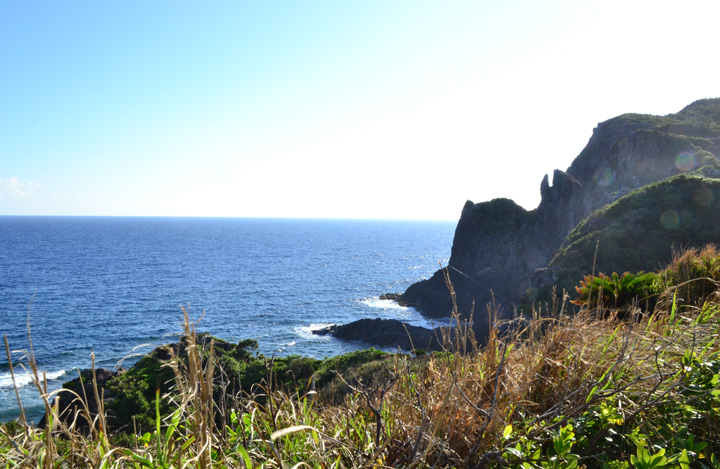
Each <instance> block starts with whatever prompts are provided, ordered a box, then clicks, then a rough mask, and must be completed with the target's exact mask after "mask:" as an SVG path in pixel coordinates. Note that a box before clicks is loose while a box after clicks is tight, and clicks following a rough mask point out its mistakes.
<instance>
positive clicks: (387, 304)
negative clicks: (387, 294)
mask: <svg viewBox="0 0 720 469" xmlns="http://www.w3.org/2000/svg"><path fill="white" fill-rule="evenodd" d="M360 303H362V304H364V305H366V306H369V307H371V308H381V309H397V310H401V311H408V312H409V311H414V309H413V308H410V307H408V306H400V305H399V304H397V303H396V302H394V301H393V300H381V299H380V298H379V297H377V296H375V297H373V298H365V299H364V300H360Z"/></svg>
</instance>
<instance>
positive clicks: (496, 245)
mask: <svg viewBox="0 0 720 469" xmlns="http://www.w3.org/2000/svg"><path fill="white" fill-rule="evenodd" d="M716 155H720V99H709V100H701V101H697V102H695V103H693V104H691V105H690V106H688V107H686V108H685V109H683V110H682V111H680V112H679V113H677V114H672V115H669V116H665V117H658V116H649V115H639V114H625V115H622V116H619V117H616V118H613V119H610V120H608V121H606V122H603V123H600V124H599V125H598V127H597V128H595V129H594V131H593V135H592V137H591V138H590V140H589V142H588V144H587V146H586V147H585V149H583V151H582V152H581V153H580V155H578V157H577V158H576V159H575V161H573V163H572V165H571V166H570V167H569V168H568V169H567V171H560V170H556V171H555V172H554V174H553V183H552V185H550V183H549V180H548V176H545V178H544V179H543V180H542V182H541V184H540V192H541V196H542V199H541V202H540V204H539V206H538V207H537V208H536V209H535V210H530V211H527V210H525V209H523V208H522V207H520V206H518V205H517V204H515V203H514V202H513V201H511V200H507V199H495V200H492V201H489V202H482V203H478V204H474V203H472V202H470V201H468V202H467V203H466V204H465V207H464V208H463V211H462V215H461V218H460V221H459V222H458V225H457V228H456V230H455V238H454V240H453V247H452V253H451V257H450V261H449V264H448V268H447V273H448V275H449V278H450V280H451V282H452V284H453V285H454V289H455V292H456V299H457V306H458V312H459V313H460V315H461V316H465V317H467V316H468V315H469V314H470V311H472V310H473V307H474V311H475V313H474V317H475V318H476V323H477V324H480V326H479V327H480V328H481V329H483V328H484V326H482V324H486V323H487V321H484V320H482V319H480V320H479V321H478V320H477V319H478V318H482V317H486V312H487V305H488V304H489V303H493V302H494V303H495V305H496V307H497V309H499V310H500V315H501V316H505V317H507V316H511V315H512V314H513V312H514V311H516V310H517V304H518V303H519V301H520V298H521V297H522V295H523V294H524V293H525V292H526V291H527V290H528V288H529V287H530V279H531V277H532V276H533V275H534V274H535V272H536V270H537V269H539V268H544V267H546V266H547V265H548V263H549V262H550V261H551V260H552V258H553V256H554V255H555V251H556V250H558V249H559V248H560V246H561V245H562V243H563V241H564V240H565V237H566V236H567V235H568V234H569V233H570V232H571V230H573V228H574V227H575V226H576V225H577V224H578V223H579V222H580V221H582V220H583V219H584V218H586V217H587V216H588V215H590V214H591V213H592V212H593V211H595V210H597V209H600V208H602V207H604V206H605V205H607V204H609V203H612V202H614V201H616V200H618V199H619V198H620V197H622V196H624V195H626V194H628V193H630V192H631V191H633V190H636V189H639V188H641V187H643V186H645V185H647V184H651V183H654V182H657V181H661V180H664V179H667V178H669V177H673V176H676V175H678V174H682V173H689V174H700V175H703V176H706V177H710V178H720V160H718V158H717V157H716ZM398 301H399V302H400V303H401V304H405V305H409V306H413V307H415V308H417V309H418V310H420V311H421V312H422V313H423V314H425V315H427V316H429V317H443V316H448V315H449V314H450V313H451V312H452V308H453V301H452V298H451V296H450V294H449V291H448V288H447V285H446V282H445V277H444V275H443V273H442V271H438V272H436V273H435V275H433V277H431V278H430V279H428V280H424V281H422V282H419V283H416V284H414V285H411V286H410V287H409V288H408V289H407V290H406V291H405V293H403V294H402V295H400V297H399V300H398Z"/></svg>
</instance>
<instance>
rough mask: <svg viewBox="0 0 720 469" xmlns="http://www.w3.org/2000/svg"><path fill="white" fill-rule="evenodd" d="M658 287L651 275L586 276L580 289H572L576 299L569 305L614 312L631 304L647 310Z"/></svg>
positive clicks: (654, 276) (627, 273)
mask: <svg viewBox="0 0 720 469" xmlns="http://www.w3.org/2000/svg"><path fill="white" fill-rule="evenodd" d="M658 285H659V284H658V274H655V273H653V272H647V273H644V272H639V273H637V274H631V273H630V272H625V273H624V274H622V276H620V275H618V274H617V272H613V273H612V275H605V274H603V273H600V274H598V275H586V276H584V278H583V280H582V281H581V282H580V285H579V286H577V287H575V290H577V292H578V293H579V294H580V296H579V297H578V298H577V299H575V300H573V301H572V303H573V304H576V305H579V306H587V307H588V308H597V307H606V308H615V309H618V310H626V309H628V308H629V307H630V306H632V305H633V303H634V302H637V304H638V305H639V306H645V305H648V306H649V305H651V304H652V301H651V300H652V299H653V295H655V294H656V293H657V290H658ZM648 309H650V308H649V307H648Z"/></svg>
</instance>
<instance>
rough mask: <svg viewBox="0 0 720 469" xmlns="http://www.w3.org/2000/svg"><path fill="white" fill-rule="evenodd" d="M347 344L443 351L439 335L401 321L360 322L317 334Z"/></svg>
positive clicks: (326, 329)
mask: <svg viewBox="0 0 720 469" xmlns="http://www.w3.org/2000/svg"><path fill="white" fill-rule="evenodd" d="M313 333H314V334H318V335H327V334H330V335H332V336H333V337H337V338H338V339H344V340H358V341H361V342H366V343H368V344H371V345H376V346H379V347H400V348H402V349H404V350H413V349H425V350H439V349H440V341H441V336H440V333H439V331H437V330H431V329H426V328H424V327H419V326H411V325H409V324H405V323H403V322H400V321H398V320H397V319H380V318H376V319H359V320H357V321H353V322H351V323H349V324H342V325H334V326H329V327H326V328H323V329H319V330H316V331H313Z"/></svg>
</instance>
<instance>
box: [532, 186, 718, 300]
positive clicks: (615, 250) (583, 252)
mask: <svg viewBox="0 0 720 469" xmlns="http://www.w3.org/2000/svg"><path fill="white" fill-rule="evenodd" d="M708 243H720V180H719V179H708V178H703V177H698V176H693V175H680V176H675V177H673V178H669V179H666V180H664V181H661V182H658V183H654V184H648V185H647V186H644V187H642V188H641V189H638V190H636V191H634V192H632V193H630V194H628V195H626V196H624V197H622V198H620V199H619V200H617V201H616V202H614V203H612V204H609V205H607V206H605V207H603V208H602V209H600V210H596V211H595V212H593V213H592V214H591V215H590V216H588V217H587V218H585V220H583V221H582V222H581V223H580V224H578V226H577V227H576V228H575V229H574V230H573V231H572V232H571V233H570V235H568V237H567V238H566V239H565V241H564V242H563V244H562V246H561V248H560V249H559V250H558V251H557V254H556V255H555V257H554V258H553V260H552V261H551V262H550V264H549V266H548V267H547V269H546V270H542V271H539V272H537V273H536V275H535V276H534V278H533V289H532V291H531V293H530V295H529V298H528V300H544V301H548V300H549V294H550V291H551V289H552V287H553V286H557V293H558V294H561V293H562V291H563V290H565V291H567V292H570V293H571V296H574V287H575V286H576V285H577V284H578V282H579V279H581V278H582V276H583V275H588V274H589V273H592V272H595V273H596V274H597V273H601V272H602V273H605V274H610V273H612V272H617V273H619V274H622V273H623V272H638V271H646V272H648V271H655V270H657V269H659V268H660V267H661V266H662V265H665V264H667V263H668V262H670V260H671V258H672V254H673V251H674V250H680V249H681V248H686V247H691V246H693V247H697V246H702V245H705V244H708Z"/></svg>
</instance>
